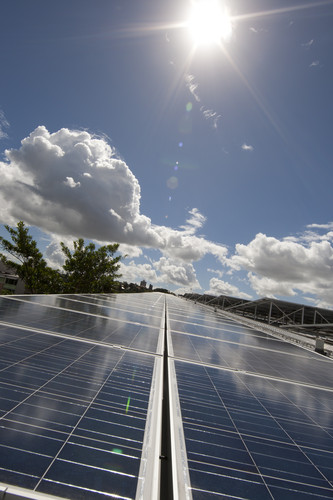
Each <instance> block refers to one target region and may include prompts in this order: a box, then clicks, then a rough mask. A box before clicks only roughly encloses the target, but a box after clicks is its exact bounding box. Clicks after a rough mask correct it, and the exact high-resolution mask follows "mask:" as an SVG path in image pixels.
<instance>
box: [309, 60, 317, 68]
mask: <svg viewBox="0 0 333 500" xmlns="http://www.w3.org/2000/svg"><path fill="white" fill-rule="evenodd" d="M316 66H319V61H318V60H317V61H312V63H311V64H310V66H309V68H315V67H316Z"/></svg>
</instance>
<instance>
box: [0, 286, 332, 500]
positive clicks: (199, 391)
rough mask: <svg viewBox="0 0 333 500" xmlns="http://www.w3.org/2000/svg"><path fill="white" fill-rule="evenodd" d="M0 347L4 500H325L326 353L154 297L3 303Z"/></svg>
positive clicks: (328, 450) (328, 466) (328, 481)
mask: <svg viewBox="0 0 333 500" xmlns="http://www.w3.org/2000/svg"><path fill="white" fill-rule="evenodd" d="M165 333H166V335H165ZM0 347H1V348H0V420H1V424H0V450H1V453H0V481H2V490H3V491H6V495H7V496H6V498H7V497H8V498H28V497H29V498H38V495H41V494H47V495H54V496H56V497H58V498H59V497H60V498H70V499H83V498H84V499H86V498H89V499H90V498H92V499H99V498H100V499H102V498H107V497H108V498H122V499H129V498H131V499H139V498H140V499H144V500H148V499H149V500H151V499H155V498H156V499H157V498H162V499H163V498H167V499H168V500H169V498H170V499H171V498H179V499H186V500H191V499H192V498H193V499H194V500H200V499H210V498H212V499H215V498H216V499H218V498H238V499H254V500H257V499H265V498H267V499H268V498H269V499H272V498H274V499H280V498H281V499H282V498H283V499H288V498H292V499H298V498H309V499H310V498H333V484H332V481H333V436H332V433H333V419H332V417H333V390H332V382H331V380H332V375H333V364H332V360H330V359H327V358H325V357H324V356H321V355H319V354H317V353H314V352H310V351H309V350H306V349H303V348H301V347H297V346H295V345H293V344H290V343H288V342H285V341H282V340H280V339H277V338H274V337H273V336H270V335H269V334H267V333H264V332H261V331H260V330H258V328H257V329H255V328H251V327H248V326H244V325H241V324H240V323H237V321H236V320H235V321H234V320H232V319H230V318H226V317H224V316H223V314H221V313H215V312H214V311H213V310H209V309H208V308H206V307H205V306H202V305H196V304H193V303H191V302H188V301H185V300H184V299H180V298H177V297H173V296H165V295H163V294H159V293H146V294H119V295H116V294H112V295H107V294H100V295H99V294H94V295H73V294H71V295H49V296H47V295H39V296H38V295H35V296H4V297H1V298H0ZM166 430H167V432H165V431H166ZM169 482H170V484H171V486H170V488H169V485H168V484H169ZM17 487H19V488H23V489H22V490H19V489H17ZM15 488H16V489H15ZM14 493H15V495H17V496H16V497H15V496H13V495H14ZM10 495H12V497H10ZM31 495H35V496H31Z"/></svg>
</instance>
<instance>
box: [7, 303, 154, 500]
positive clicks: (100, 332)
mask: <svg viewBox="0 0 333 500" xmlns="http://www.w3.org/2000/svg"><path fill="white" fill-rule="evenodd" d="M25 298H26V297H24V299H25ZM38 299H39V298H38ZM52 299H53V304H55V303H57V301H55V300H54V297H52ZM30 300H31V298H30ZM155 301H156V297H155ZM40 302H41V303H43V300H41V301H40ZM46 302H47V301H46ZM50 302H52V301H50ZM0 304H1V321H3V322H6V325H4V324H2V326H1V327H0V363H1V364H0V366H1V368H0V412H1V413H0V415H1V424H0V451H1V453H0V481H2V482H4V483H8V484H14V485H16V486H20V487H24V488H28V489H32V490H35V491H36V492H45V493H50V494H54V495H57V496H59V497H62V498H66V497H67V498H73V499H75V498H87V497H89V498H99V497H101V498H105V495H106V494H107V495H110V494H112V495H118V497H119V498H135V494H136V487H137V481H138V472H139V467H140V458H141V450H142V446H143V437H144V430H145V424H146V417H147V408H148V402H149V396H150V387H151V381H152V373H153V368H154V362H155V356H153V355H148V354H147V353H149V352H152V353H155V352H156V347H157V338H158V334H159V329H157V328H156V327H155V326H152V327H149V326H147V322H145V324H139V323H138V324H134V323H133V322H131V321H130V322H128V324H126V322H124V321H120V322H119V324H118V325H117V324H115V323H117V322H116V321H115V320H113V318H112V319H111V318H110V319H103V318H102V320H100V318H99V317H98V316H96V317H94V316H91V315H87V316H85V315H84V314H82V313H81V311H80V314H77V313H75V312H74V313H73V312H72V311H66V310H65V309H63V308H59V309H54V308H51V309H50V310H49V309H48V307H44V305H41V304H39V302H38V300H35V301H32V300H31V303H27V302H23V301H19V300H16V301H14V300H13V299H12V300H10V299H9V300H8V299H7V300H4V301H2V300H0ZM44 304H45V303H44ZM6 307H8V309H6ZM147 307H149V303H148V304H147ZM90 313H91V309H90ZM161 313H162V308H160V318H159V320H160V323H161ZM141 316H142V315H139V314H138V315H137V317H136V319H139V317H141ZM47 317H48V319H47ZM40 320H42V321H40ZM8 323H11V324H8ZM14 323H16V324H18V325H20V326H21V328H18V327H17V326H15V325H14ZM94 323H95V324H94ZM78 324H79V325H80V328H78ZM36 325H38V326H39V328H40V329H43V330H45V332H43V333H42V332H36V331H34V329H33V328H34V326H36ZM65 325H67V326H66V328H64V327H65ZM68 325H71V328H72V331H71V329H70V327H69V326H68ZM108 329H109V330H108ZM110 330H111V334H110ZM55 331H56V332H57V333H60V334H64V333H65V334H66V335H75V337H76V339H71V338H68V337H61V336H55V335H53V334H52V333H54V332H55ZM46 332H47V333H48V334H46ZM87 332H89V334H87ZM140 336H142V338H143V340H142V341H141V340H140ZM111 337H112V340H111V341H110V338H111ZM78 338H79V341H78V340H77V339H78ZM86 340H89V342H87V341H86ZM100 340H104V341H110V342H113V343H118V344H119V345H120V344H125V345H127V346H132V349H135V351H134V350H126V349H114V348H112V347H111V346H109V347H107V346H101V345H99V344H98V342H99V341H100ZM141 347H142V352H139V351H140V349H141ZM118 497H117V498H118Z"/></svg>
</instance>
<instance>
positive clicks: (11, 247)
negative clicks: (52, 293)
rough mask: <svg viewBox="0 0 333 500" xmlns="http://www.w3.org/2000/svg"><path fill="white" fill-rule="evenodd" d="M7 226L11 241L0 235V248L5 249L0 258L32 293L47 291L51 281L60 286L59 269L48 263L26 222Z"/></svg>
mask: <svg viewBox="0 0 333 500" xmlns="http://www.w3.org/2000/svg"><path fill="white" fill-rule="evenodd" d="M5 228H6V229H7V231H8V233H9V234H10V236H11V241H9V240H6V239H5V238H3V237H2V236H0V248H1V249H2V250H4V251H5V254H3V253H0V260H1V261H2V262H3V263H4V264H5V265H6V266H8V267H9V268H11V269H13V270H15V273H16V274H17V275H18V276H19V277H20V278H21V279H22V280H23V281H24V282H25V286H26V288H27V289H28V290H29V291H30V293H46V292H47V291H48V289H49V287H50V283H52V284H53V287H54V286H56V285H57V287H59V279H58V274H57V271H54V270H53V269H51V268H50V267H48V266H47V265H46V262H45V260H44V259H43V254H42V253H41V252H40V251H39V250H38V248H37V243H36V241H35V240H33V239H32V236H31V235H30V234H29V229H28V228H27V227H25V225H24V223H23V222H22V221H20V222H18V223H17V226H16V227H10V226H7V225H5ZM8 255H9V256H10V257H8Z"/></svg>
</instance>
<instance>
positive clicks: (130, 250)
mask: <svg viewBox="0 0 333 500" xmlns="http://www.w3.org/2000/svg"><path fill="white" fill-rule="evenodd" d="M119 252H120V253H121V254H122V255H127V257H132V258H133V257H140V256H141V255H142V249H141V248H140V247H136V246H134V245H126V244H125V243H122V244H121V245H119Z"/></svg>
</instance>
